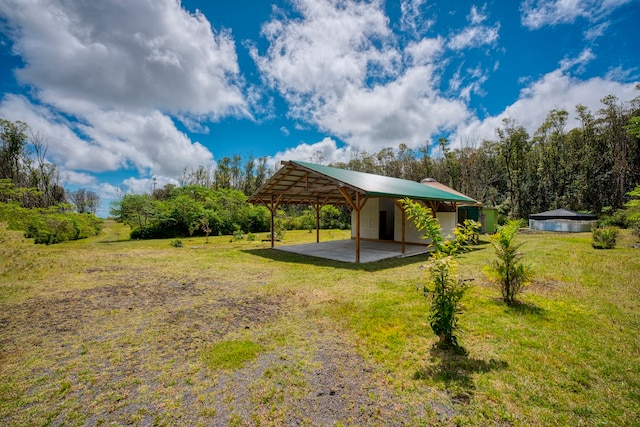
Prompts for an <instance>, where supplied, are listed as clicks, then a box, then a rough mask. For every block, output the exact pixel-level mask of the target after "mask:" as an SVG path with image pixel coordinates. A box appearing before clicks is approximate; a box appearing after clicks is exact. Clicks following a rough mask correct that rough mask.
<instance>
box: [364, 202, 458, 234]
mask: <svg viewBox="0 0 640 427" xmlns="http://www.w3.org/2000/svg"><path fill="white" fill-rule="evenodd" d="M436 218H437V219H438V222H439V223H440V228H441V229H442V234H443V235H444V236H445V238H447V239H451V238H453V230H454V229H455V228H456V226H457V224H458V215H457V213H456V212H437V213H436ZM379 220H380V202H379V199H378V198H371V199H369V200H367V203H365V205H364V207H363V208H362V210H361V211H360V238H361V239H373V240H378V237H379V233H380V227H379V225H378V221H379ZM423 234H424V233H423V232H421V231H418V230H417V229H416V227H415V226H414V225H413V222H412V221H411V220H409V219H407V220H406V229H405V241H406V242H407V243H420V244H427V243H429V241H428V240H425V239H423V238H422V235H423ZM351 238H353V239H355V238H356V213H355V212H351ZM394 239H395V241H396V242H401V241H402V211H401V210H400V208H398V207H397V206H396V207H395V212H394Z"/></svg>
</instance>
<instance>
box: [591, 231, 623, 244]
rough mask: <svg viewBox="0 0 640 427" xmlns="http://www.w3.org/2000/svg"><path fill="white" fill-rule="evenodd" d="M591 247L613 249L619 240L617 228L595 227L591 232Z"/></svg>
mask: <svg viewBox="0 0 640 427" xmlns="http://www.w3.org/2000/svg"><path fill="white" fill-rule="evenodd" d="M591 237H592V241H591V246H593V247H594V248H595V249H613V248H615V247H616V240H617V239H618V228H617V227H610V226H606V227H595V228H593V230H591Z"/></svg>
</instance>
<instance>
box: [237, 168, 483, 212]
mask: <svg viewBox="0 0 640 427" xmlns="http://www.w3.org/2000/svg"><path fill="white" fill-rule="evenodd" d="M356 193H357V194H359V195H360V196H361V197H367V198H368V197H389V198H395V199H403V198H410V199H414V200H435V201H445V202H457V203H467V204H468V203H475V202H476V201H475V200H473V199H471V198H469V197H467V196H465V195H463V194H460V193H454V192H448V191H445V190H442V189H438V188H432V187H429V186H426V185H422V184H420V183H418V182H414V181H408V180H404V179H399V178H391V177H386V176H381V175H374V174H369V173H364V172H356V171H350V170H345V169H339V168H334V167H330V166H323V165H316V164H313V163H306V162H300V161H285V162H282V168H280V169H279V170H278V171H277V172H276V173H275V174H274V175H273V176H272V177H271V178H270V179H269V180H268V181H267V182H266V183H265V184H264V185H263V186H262V187H261V188H260V189H258V191H256V193H255V194H253V195H252V196H251V197H250V198H249V202H250V203H270V202H273V201H274V200H276V199H277V200H278V204H316V203H321V204H332V205H338V206H339V205H350V204H351V203H349V201H350V200H347V198H346V197H347V195H349V198H350V199H351V198H352V197H355V195H356Z"/></svg>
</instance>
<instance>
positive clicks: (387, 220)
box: [378, 199, 395, 240]
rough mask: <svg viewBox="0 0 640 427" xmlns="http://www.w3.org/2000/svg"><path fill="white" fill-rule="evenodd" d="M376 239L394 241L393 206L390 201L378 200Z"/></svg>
mask: <svg viewBox="0 0 640 427" xmlns="http://www.w3.org/2000/svg"><path fill="white" fill-rule="evenodd" d="M378 221H379V222H378V227H379V233H378V239H380V240H393V239H394V237H395V236H394V223H395V205H394V204H393V201H392V200H391V199H380V216H379V220H378Z"/></svg>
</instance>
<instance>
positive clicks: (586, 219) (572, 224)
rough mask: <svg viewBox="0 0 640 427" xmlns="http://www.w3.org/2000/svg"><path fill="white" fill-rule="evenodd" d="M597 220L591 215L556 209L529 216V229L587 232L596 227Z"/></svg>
mask: <svg viewBox="0 0 640 427" xmlns="http://www.w3.org/2000/svg"><path fill="white" fill-rule="evenodd" d="M597 219H598V218H597V217H596V216H595V215H591V214H583V213H580V212H573V211H568V210H565V209H556V210H553V211H547V212H542V213H538V214H532V215H529V228H531V229H533V230H540V231H559V232H564V233H581V232H589V231H591V228H593V227H594V226H595V225H596V223H597Z"/></svg>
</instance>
